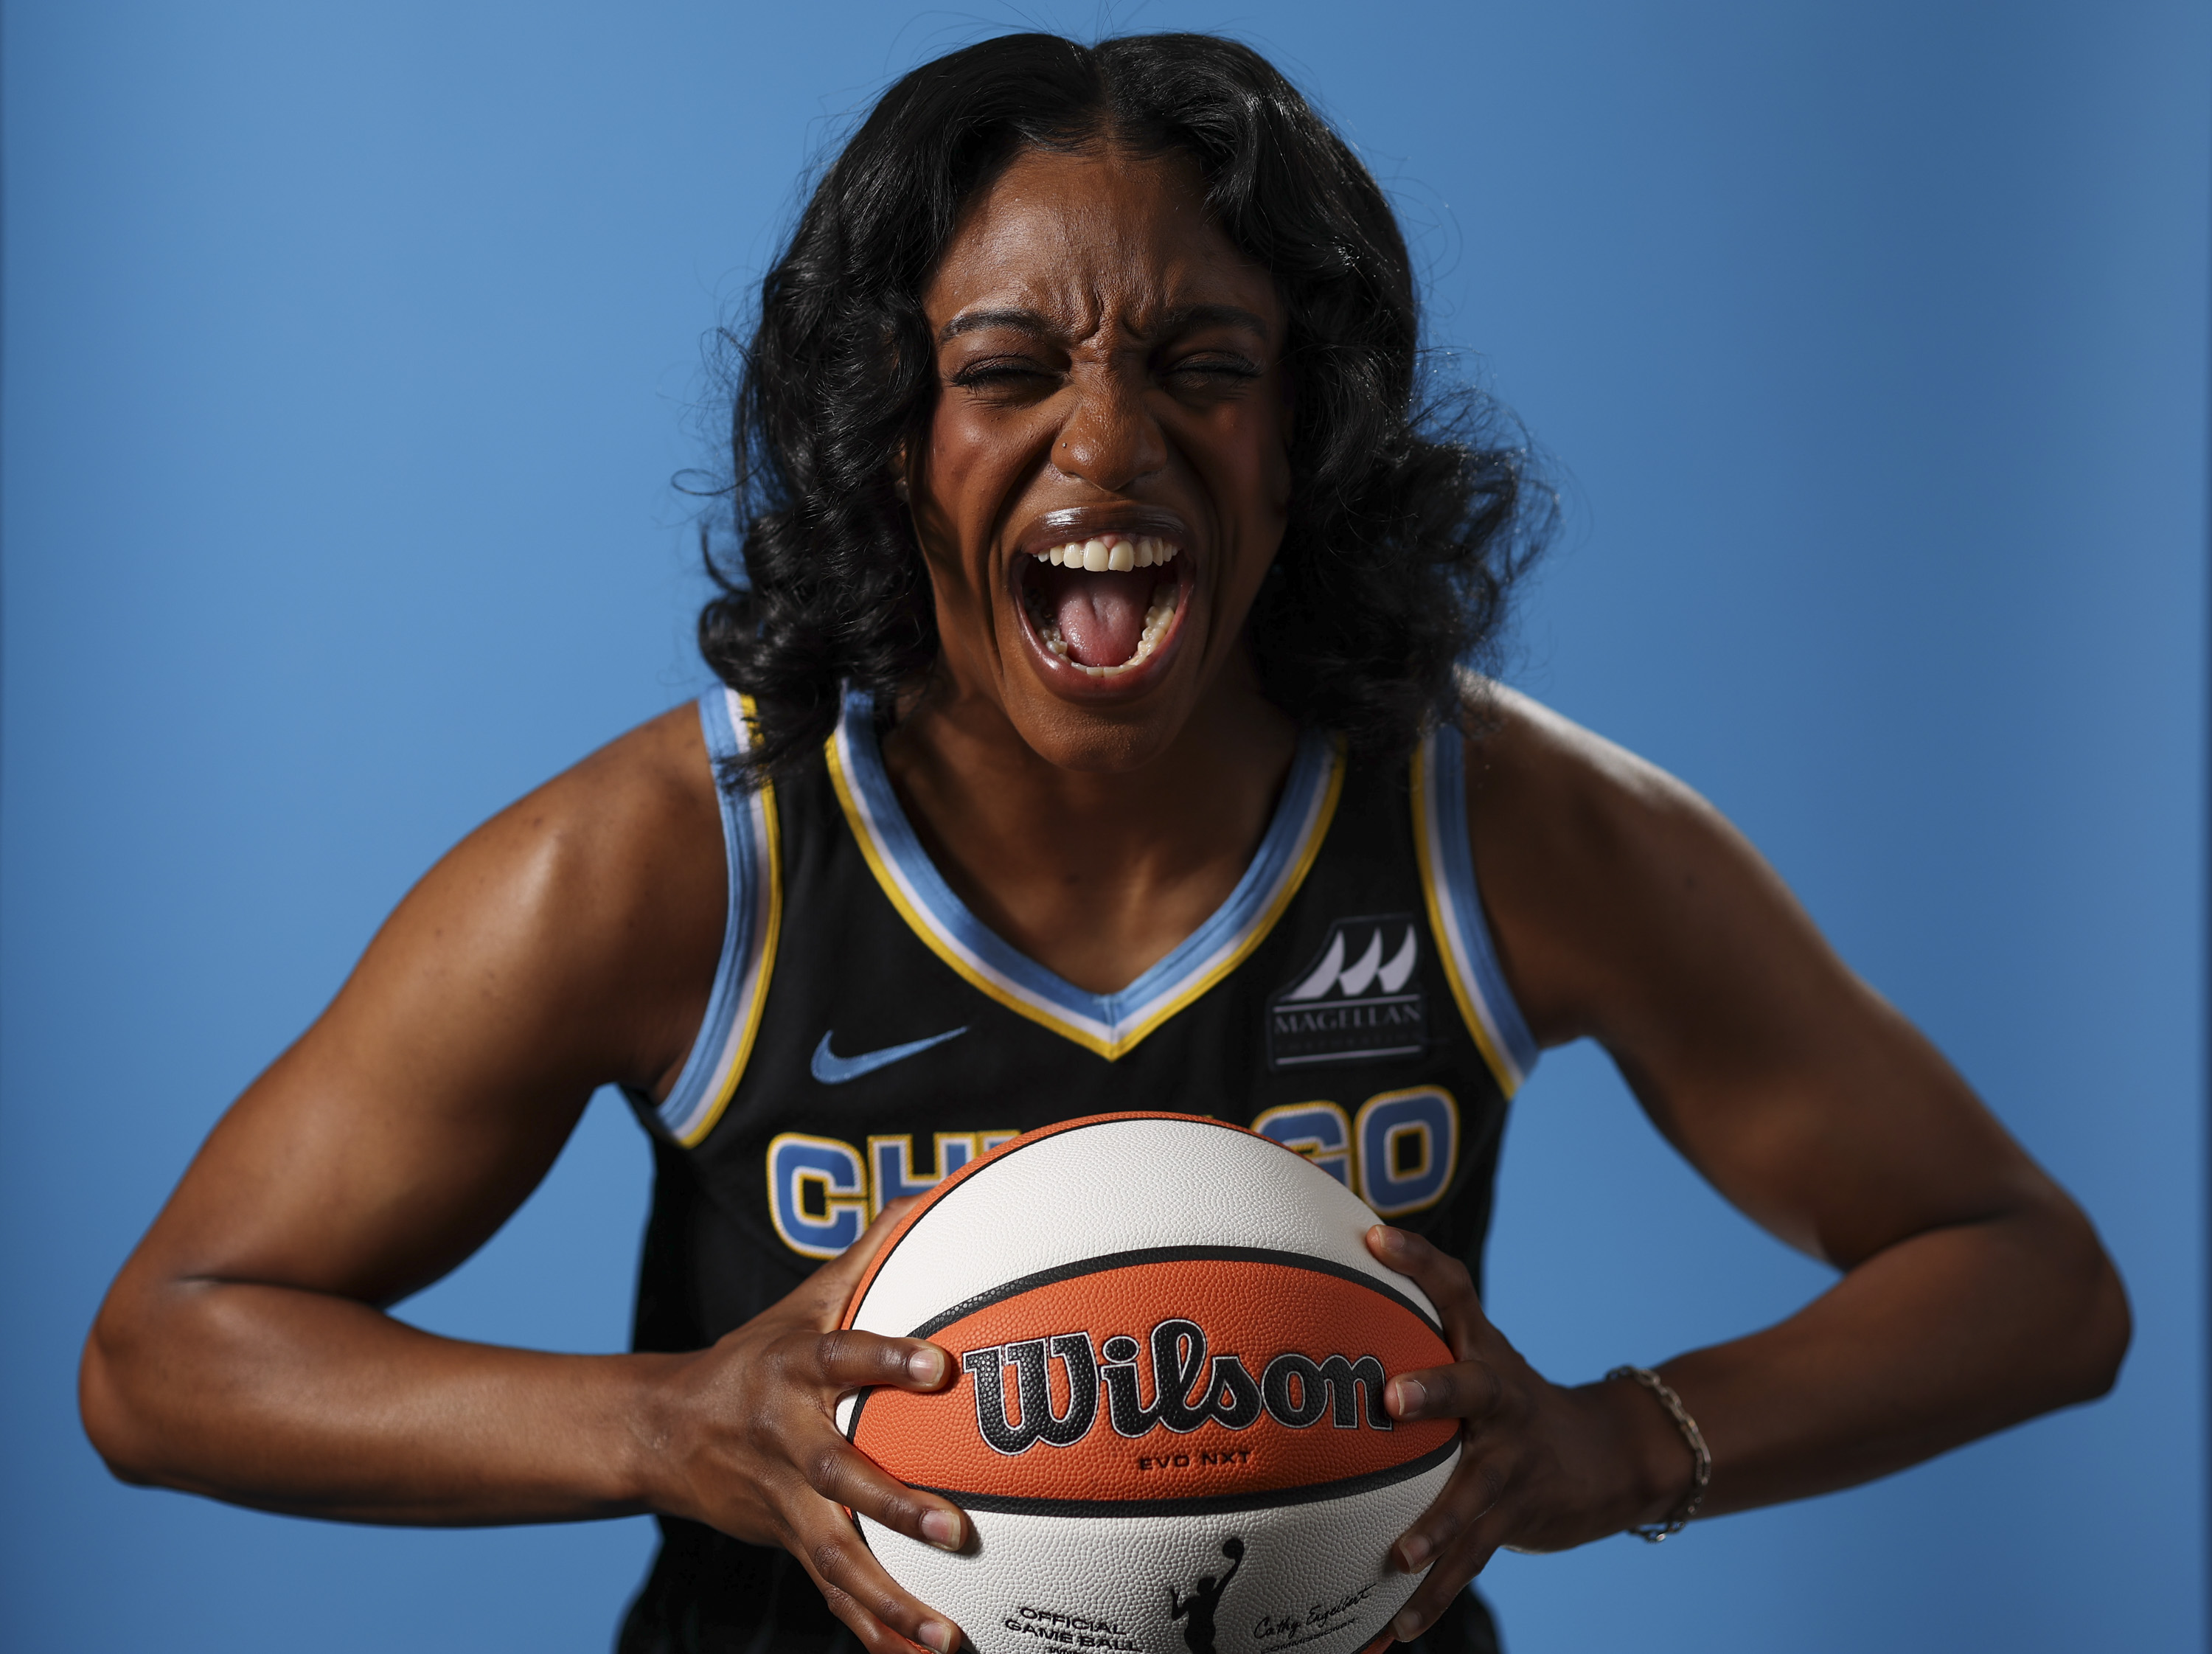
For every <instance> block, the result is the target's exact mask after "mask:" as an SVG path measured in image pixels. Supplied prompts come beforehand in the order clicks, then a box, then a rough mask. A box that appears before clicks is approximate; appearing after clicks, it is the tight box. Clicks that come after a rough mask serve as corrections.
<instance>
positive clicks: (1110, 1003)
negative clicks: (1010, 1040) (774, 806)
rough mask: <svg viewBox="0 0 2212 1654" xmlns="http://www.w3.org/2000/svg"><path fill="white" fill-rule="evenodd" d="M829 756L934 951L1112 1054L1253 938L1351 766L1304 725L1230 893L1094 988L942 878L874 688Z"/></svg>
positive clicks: (862, 828)
mask: <svg viewBox="0 0 2212 1654" xmlns="http://www.w3.org/2000/svg"><path fill="white" fill-rule="evenodd" d="M830 760H831V765H832V774H833V776H834V777H835V778H836V781H837V782H838V785H839V791H840V793H841V794H842V797H843V800H844V802H845V805H846V809H847V813H848V818H850V819H851V821H852V824H853V829H854V834H855V835H856V836H858V837H859V838H860V843H861V848H863V849H864V850H865V851H866V852H867V853H868V860H869V863H870V866H871V867H872V869H873V870H874V871H875V873H876V875H877V878H878V882H879V883H881V884H882V885H883V887H884V893H885V894H886V895H887V896H889V897H890V900H891V902H892V904H893V905H894V906H895V907H896V908H897V909H899V911H900V913H901V914H902V915H903V916H904V917H905V919H906V921H907V922H908V925H909V926H910V927H912V928H913V929H914V930H915V932H916V933H918V934H919V935H920V936H921V939H922V940H923V941H924V942H926V943H927V944H928V945H929V946H930V948H931V949H932V951H933V952H935V953H937V955H938V956H939V958H942V959H944V960H945V963H946V964H950V965H951V967H952V968H953V969H954V970H957V971H958V972H959V973H960V974H961V975H962V976H965V977H966V978H967V979H968V980H969V982H972V983H973V984H974V985H975V987H977V988H980V989H981V990H982V991H983V992H984V993H985V994H988V995H990V996H991V997H992V998H994V999H995V1000H999V1001H1000V1003H1001V1004H1004V1005H1006V1006H1007V1007H1008V1008H1010V1009H1012V1010H1013V1011H1015V1012H1018V1013H1020V1014H1021V1015H1023V1016H1026V1017H1028V1018H1030V1019H1031V1020H1033V1021H1036V1022H1038V1023H1041V1024H1042V1025H1045V1026H1046V1027H1048V1028H1052V1029H1054V1030H1055V1031H1058V1032H1060V1033H1063V1034H1066V1036H1067V1037H1070V1038H1072V1039H1073V1040H1075V1041H1077V1042H1078V1043H1080V1044H1083V1045H1086V1046H1088V1047H1090V1048H1091V1049H1092V1050H1095V1051H1097V1053H1098V1054H1099V1055H1102V1056H1105V1057H1109V1058H1112V1057H1116V1056H1119V1055H1121V1053H1122V1052H1124V1051H1126V1050H1127V1049H1130V1048H1131V1047H1133V1045H1135V1044H1136V1043H1137V1042H1138V1041H1139V1040H1140V1039H1142V1038H1143V1037H1145V1036H1146V1034H1147V1033H1149V1032H1151V1031H1152V1030H1153V1029H1154V1028H1156V1027H1158V1025H1160V1024H1161V1023H1162V1022H1164V1021H1165V1020H1166V1019H1168V1018H1169V1017H1170V1016H1172V1015H1174V1014H1175V1012H1177V1011H1179V1010H1181V1009H1182V1007H1183V1006H1186V1005H1188V1004H1189V1003H1190V1002H1191V1001H1192V1000H1195V999H1197V998H1198V997H1199V995H1200V994H1203V993H1204V992H1205V991H1206V989H1207V988H1211V987H1212V985H1213V984H1214V983H1215V982H1218V981H1220V980H1221V978H1222V977H1223V976H1226V975H1227V974H1228V973H1229V972H1230V971H1231V970H1234V969H1235V968H1236V966H1237V964H1239V963H1241V962H1242V961H1243V958H1244V957H1245V956H1246V955H1247V954H1249V952H1251V950H1252V949H1253V948H1254V947H1255V946H1257V945H1258V943H1259V941H1260V939H1261V938H1262V937H1264V936H1265V935H1266V934H1267V931H1268V929H1269V927H1272V926H1273V923H1274V921H1275V920H1276V918H1277V917H1278V916H1279V915H1280V914H1281V912H1282V910H1283V909H1284V907H1285V906H1286V905H1287V904H1288V903H1289V901H1290V898H1291V895H1293V894H1294V893H1295V892H1296V891H1297V886H1298V885H1299V883H1300V882H1302V881H1303V879H1304V877H1305V873H1306V870H1307V869H1308V868H1309V867H1311V866H1312V863H1313V858H1314V855H1315V854H1316V852H1317V851H1318V850H1319V848H1320V847H1321V841H1322V836H1324V835H1325V834H1326V833H1327V831H1328V822H1329V818H1330V817H1331V816H1332V815H1333V814H1334V810H1335V806H1336V799H1337V795H1338V794H1339V792H1340V789H1341V787H1342V785H1343V776H1344V757H1343V750H1342V747H1341V745H1340V744H1339V743H1336V742H1334V741H1331V740H1330V739H1328V738H1327V737H1325V736H1322V735H1318V734H1316V733H1312V732H1307V733H1304V734H1303V735H1301V736H1300V738H1299V739H1298V745H1297V753H1296V755H1295V756H1294V757H1292V759H1291V769H1290V775H1289V776H1288V777H1287V779H1286V780H1285V782H1284V785H1283V796H1282V799H1281V800H1280V801H1279V803H1278V804H1277V806H1276V808H1275V815H1274V819H1273V821H1272V822H1270V823H1269V824H1268V827H1267V834H1266V836H1264V837H1263V838H1262V839H1261V842H1260V848H1259V851H1258V853H1257V854H1255V855H1254V857H1253V858H1252V863H1251V865H1250V866H1249V867H1247V868H1245V870H1244V874H1243V878H1241V879H1238V880H1237V887H1236V888H1235V889H1234V890H1233V891H1231V892H1230V894H1229V897H1228V899H1227V900H1226V901H1225V902H1224V903H1222V904H1221V906H1220V907H1219V908H1218V909H1216V910H1215V912H1214V913H1213V914H1212V916H1211V917H1209V918H1208V919H1207V920H1206V922H1205V923H1203V924H1201V925H1200V927H1198V929H1197V930H1196V931H1194V933H1191V934H1190V935H1189V936H1188V937H1186V938H1184V939H1183V940H1182V942H1180V943H1178V944H1177V945H1176V946H1175V947H1174V948H1172V949H1170V951H1169V952H1168V954H1167V955H1166V957H1165V958H1162V959H1161V960H1160V961H1159V962H1158V964H1155V965H1153V966H1152V968H1151V969H1150V970H1146V972H1145V973H1144V975H1142V976H1139V977H1138V978H1137V980H1136V981H1134V982H1131V983H1130V984H1129V985H1128V986H1127V988H1122V989H1121V991H1120V992H1118V993H1114V994H1092V993H1091V992H1089V991H1087V990H1085V989H1084V988H1078V987H1076V986H1075V984H1074V983H1073V982H1068V981H1066V979H1065V978H1063V977H1061V976H1058V975H1056V974H1055V973H1054V972H1053V971H1050V970H1047V969H1046V968H1045V967H1044V966H1042V965H1041V964H1038V963H1037V962H1036V960H1034V959H1032V958H1030V957H1029V956H1028V955H1027V954H1025V953H1024V952H1021V951H1020V950H1019V949H1018V948H1017V947H1015V946H1013V945H1012V943H1010V942H1008V941H1006V939H1004V938H1002V937H1000V935H999V934H998V933H996V932H994V931H993V930H992V929H991V928H990V927H988V926H987V925H985V924H984V923H983V922H982V921H981V920H979V919H977V918H976V917H975V915H974V914H972V913H970V912H969V909H968V906H967V904H966V903H963V902H962V901H961V899H960V898H959V897H957V896H956V895H955V894H954V893H953V891H952V888H951V886H950V885H947V884H946V883H945V879H944V876H943V875H942V874H940V873H939V872H938V870H937V867H936V865H935V864H934V863H933V862H932V861H931V860H930V859H929V856H928V853H927V851H925V850H924V849H923V848H922V845H921V840H920V839H919V838H918V837H917V836H915V831H914V828H913V825H912V824H910V823H909V822H908V820H907V818H906V812H905V811H904V810H903V809H902V807H901V806H900V804H899V801H898V798H897V795H896V794H895V793H894V792H893V791H892V789H891V784H890V777H889V776H888V775H885V774H884V764H883V754H882V751H881V750H880V748H879V747H878V745H877V741H876V727H875V715H874V708H873V704H872V702H871V701H870V699H869V697H868V696H866V695H863V694H860V693H858V692H855V693H853V694H849V695H848V696H847V697H846V701H845V708H844V715H843V716H842V718H841V719H840V720H839V721H838V726H837V733H836V735H835V736H834V737H833V738H832V739H831V741H830Z"/></svg>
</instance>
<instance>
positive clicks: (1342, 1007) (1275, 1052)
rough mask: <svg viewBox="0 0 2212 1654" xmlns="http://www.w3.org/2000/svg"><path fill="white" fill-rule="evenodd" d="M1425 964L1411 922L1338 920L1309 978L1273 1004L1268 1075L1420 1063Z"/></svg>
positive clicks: (1391, 917)
mask: <svg viewBox="0 0 2212 1654" xmlns="http://www.w3.org/2000/svg"><path fill="white" fill-rule="evenodd" d="M1420 958H1421V939H1420V927H1419V926H1418V925H1417V924H1415V923H1414V921H1413V918H1412V916H1411V915H1407V914H1402V913H1388V914H1383V915H1379V916H1376V917H1371V918H1364V919H1340V920H1338V921H1336V922H1335V923H1334V925H1332V926H1330V927H1329V932H1328V942H1327V943H1326V944H1324V945H1323V946H1322V951H1321V954H1320V957H1319V958H1316V959H1315V960H1314V962H1313V963H1312V964H1310V965H1309V966H1308V967H1307V968H1306V971H1305V974H1304V976H1300V977H1299V978H1298V979H1297V981H1296V982H1292V983H1291V985H1290V986H1289V987H1287V988H1283V989H1281V990H1280V991H1279V992H1278V993H1277V994H1275V996H1274V997H1273V999H1271V1000H1268V1001H1267V1065H1268V1067H1273V1068H1297V1067H1305V1066H1306V1065H1308V1064H1310V1063H1316V1062H1364V1061H1369V1060H1370V1059H1372V1058H1375V1057H1393V1056H1418V1055H1420V1054H1421V1052H1422V1051H1424V1050H1425V1049H1427V1046H1428V1011H1427V1006H1426V1005H1425V1002H1424V1000H1423V998H1422V994H1421V985H1420V977H1419V970H1418V969H1417V967H1418V966H1419V964H1420Z"/></svg>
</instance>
